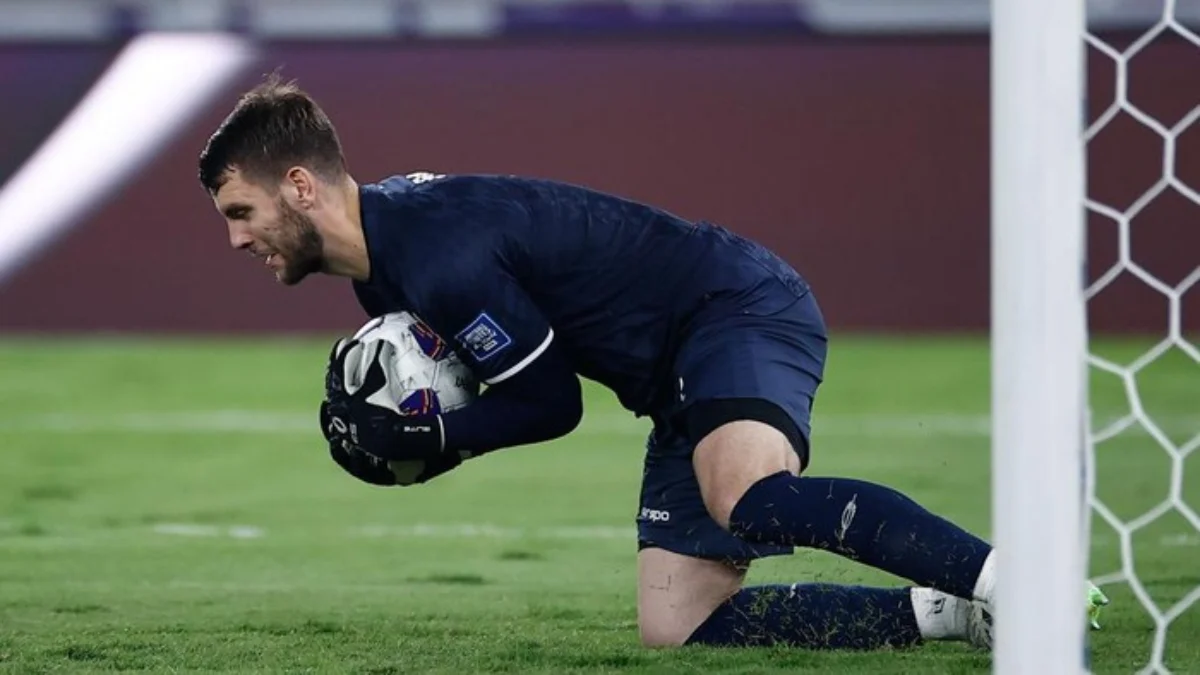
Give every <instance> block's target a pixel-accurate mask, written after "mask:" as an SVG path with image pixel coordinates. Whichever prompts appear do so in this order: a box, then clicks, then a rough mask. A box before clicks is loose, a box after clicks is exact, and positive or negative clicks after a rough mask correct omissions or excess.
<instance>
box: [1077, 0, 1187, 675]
mask: <svg viewBox="0 0 1200 675" xmlns="http://www.w3.org/2000/svg"><path fill="white" fill-rule="evenodd" d="M1124 4H1125V5H1126V6H1138V7H1140V8H1141V9H1142V10H1145V11H1148V14H1147V16H1146V17H1144V18H1146V19H1148V20H1147V21H1145V22H1144V23H1143V22H1139V24H1138V25H1135V26H1130V27H1129V28H1125V29H1121V30H1116V29H1111V28H1109V29H1106V28H1105V27H1103V26H1102V25H1099V23H1098V22H1097V21H1091V22H1090V23H1089V25H1088V28H1086V29H1085V31H1084V41H1085V43H1086V60H1085V65H1086V86H1087V89H1086V94H1087V103H1086V108H1085V110H1086V122H1085V124H1086V126H1085V130H1084V134H1083V139H1084V142H1085V144H1086V145H1085V147H1086V152H1087V162H1086V169H1087V183H1086V186H1087V187H1086V195H1085V204H1086V223H1087V225H1086V236H1087V249H1086V250H1087V268H1086V269H1087V278H1086V283H1087V285H1086V290H1085V293H1084V298H1085V302H1086V311H1087V320H1088V331H1089V341H1088V354H1087V362H1088V366H1089V368H1088V375H1089V399H1090V401H1089V403H1090V405H1089V407H1090V417H1091V419H1090V423H1089V425H1088V433H1087V434H1086V450H1087V452H1086V454H1085V461H1086V462H1087V468H1088V469H1089V470H1088V472H1087V475H1088V477H1089V481H1088V485H1087V496H1088V505H1089V506H1090V507H1091V508H1090V513H1089V515H1090V516H1091V518H1090V532H1089V535H1090V543H1091V547H1090V556H1089V565H1088V568H1089V572H1090V574H1091V575H1092V578H1093V580H1094V581H1095V582H1096V583H1097V584H1099V585H1101V587H1102V588H1104V590H1105V592H1106V594H1108V596H1109V597H1110V598H1111V599H1112V600H1113V602H1114V603H1115V604H1116V605H1118V606H1130V607H1134V608H1140V610H1141V611H1140V612H1139V611H1136V610H1133V611H1122V613H1121V614H1119V615H1117V616H1119V617H1120V620H1121V624H1122V625H1121V626H1120V630H1121V632H1122V634H1123V635H1141V636H1144V639H1141V640H1140V641H1139V643H1138V644H1137V653H1136V654H1120V655H1113V657H1115V658H1119V659H1120V660H1121V661H1122V663H1121V664H1117V663H1109V664H1106V665H1104V667H1103V668H1102V669H1104V670H1106V671H1107V670H1108V669H1110V668H1112V667H1114V666H1116V667H1127V668H1128V669H1127V670H1124V671H1123V672H1143V673H1169V672H1190V671H1192V670H1194V669H1197V668H1200V663H1197V662H1196V658H1197V657H1196V654H1197V650H1196V649H1195V647H1194V646H1192V645H1191V644H1190V643H1193V642H1194V641H1195V639H1196V636H1197V635H1200V616H1198V614H1200V607H1197V602H1198V601H1200V515H1198V514H1197V511H1198V510H1200V458H1192V459H1191V460H1189V456H1190V455H1193V454H1195V451H1196V449H1197V448H1198V447H1200V349H1198V347H1197V345H1198V344H1200V341H1198V339H1197V336H1198V332H1200V124H1197V123H1196V122H1197V120H1200V33H1198V32H1197V28H1198V26H1197V23H1196V21H1195V19H1196V18H1198V17H1197V15H1196V10H1197V9H1200V3H1196V2H1194V0H1189V1H1188V2H1184V3H1180V2H1176V0H1165V1H1163V0H1158V1H1156V2H1145V1H1144V0H1143V1H1141V2H1128V3H1124ZM1189 14H1190V16H1189ZM1089 18H1093V19H1094V18H1095V17H1089ZM1189 26H1190V27H1189ZM1189 71H1190V72H1189ZM1102 636H1103V633H1101V634H1099V635H1097V636H1096V640H1095V642H1099V641H1100V639H1101V637H1102ZM1185 650H1186V654H1185ZM1173 654H1174V655H1175V658H1173ZM1094 665H1095V666H1096V667H1098V668H1100V667H1101V665H1102V664H1100V663H1094Z"/></svg>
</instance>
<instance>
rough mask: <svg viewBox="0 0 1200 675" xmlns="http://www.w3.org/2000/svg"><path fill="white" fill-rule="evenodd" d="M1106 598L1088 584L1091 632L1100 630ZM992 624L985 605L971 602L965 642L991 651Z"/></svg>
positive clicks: (1096, 588) (1106, 603)
mask: <svg viewBox="0 0 1200 675" xmlns="http://www.w3.org/2000/svg"><path fill="white" fill-rule="evenodd" d="M1108 603H1109V599H1108V596H1107V595H1105V594H1104V591H1102V590H1100V588H1099V587H1097V586H1096V585H1095V584H1093V583H1091V582H1088V593H1087V617H1088V625H1090V626H1091V628H1092V630H1100V609H1101V608H1102V607H1104V606H1106V605H1108ZM993 630H994V622H993V620H992V613H991V611H990V610H989V609H988V606H987V603H985V602H982V601H980V600H972V601H971V612H970V614H968V615H967V642H968V643H970V644H971V646H972V647H976V648H979V649H986V650H989V651H990V650H991V649H992V644H993Z"/></svg>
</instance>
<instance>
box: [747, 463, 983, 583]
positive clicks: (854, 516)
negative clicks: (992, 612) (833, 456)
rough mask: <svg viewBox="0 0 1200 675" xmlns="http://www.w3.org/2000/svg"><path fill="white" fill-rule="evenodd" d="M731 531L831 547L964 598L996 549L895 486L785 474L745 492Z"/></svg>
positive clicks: (786, 543)
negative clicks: (929, 509)
mask: <svg viewBox="0 0 1200 675" xmlns="http://www.w3.org/2000/svg"><path fill="white" fill-rule="evenodd" d="M729 529H730V531H731V532H733V533H734V534H736V535H738V536H740V537H742V538H743V539H746V540H747V541H757V542H763V543H771V544H780V545H784V546H801V547H806V548H819V549H825V550H828V551H832V552H833V553H837V554H838V555H841V556H844V557H846V558H849V559H851V560H855V561H858V562H861V563H863V564H865V565H870V566H871V567H875V568H877V569H881V570H883V571H885V572H890V573H892V574H895V575H897V576H900V577H903V578H905V579H908V580H910V581H912V582H913V583H915V584H917V585H918V586H926V587H929V588H935V589H937V590H939V591H943V592H945V593H949V594H950V595H956V596H958V597H961V598H971V597H972V594H973V592H974V588H975V581H976V579H977V578H978V577H979V572H980V570H982V569H983V563H984V561H985V560H986V559H987V556H988V554H989V553H990V552H991V550H992V547H991V545H989V544H988V543H987V542H985V541H983V540H982V539H980V538H979V537H976V536H975V535H973V534H970V533H968V532H966V531H965V530H963V529H962V528H960V527H958V526H957V525H955V524H953V523H951V522H949V521H947V520H945V519H943V518H941V517H939V516H936V515H934V514H932V513H930V512H929V511H926V510H925V509H924V508H922V507H921V506H920V505H918V504H917V503H916V502H914V501H913V500H911V499H909V498H908V497H905V496H904V495H902V494H900V493H899V492H897V491H895V490H893V489H891V488H889V487H884V486H882V485H877V484H875V483H868V482H866V481H860V480H853V479H849V478H803V477H801V478H798V477H796V476H793V475H791V474H790V473H788V472H786V471H781V472H779V473H777V474H774V475H771V476H768V477H766V478H764V479H762V480H760V481H759V482H758V483H755V484H754V485H753V486H751V488H750V489H749V490H747V491H746V494H745V495H743V496H742V499H741V500H740V501H739V502H738V503H737V506H735V507H734V509H733V513H732V515H731V517H730V523H729Z"/></svg>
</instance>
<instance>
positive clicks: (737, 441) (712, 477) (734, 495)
mask: <svg viewBox="0 0 1200 675" xmlns="http://www.w3.org/2000/svg"><path fill="white" fill-rule="evenodd" d="M692 462H693V465H694V467H695V471H696V480H697V481H698V482H699V484H700V494H701V497H703V499H704V506H705V508H707V509H708V513H709V515H711V516H712V518H713V520H715V521H717V523H718V524H720V526H721V527H724V528H726V529H729V521H730V517H731V515H732V514H733V509H734V507H736V506H737V504H738V502H739V501H741V499H742V496H743V495H745V494H746V491H747V490H749V489H750V488H751V487H752V486H753V485H754V484H755V483H757V482H758V481H760V480H762V479H763V478H766V477H767V476H771V475H774V474H777V473H779V472H780V471H787V472H789V473H791V474H792V475H799V473H800V471H801V468H802V467H801V460H800V455H799V454H798V453H797V452H796V450H795V449H794V448H793V445H792V442H791V441H789V439H788V437H787V436H786V435H784V433H783V432H781V431H779V430H778V429H776V428H775V427H773V426H771V425H769V424H766V423H764V422H759V421H756V420H738V421H735V422H728V423H726V424H723V425H722V426H720V427H717V428H716V429H714V430H713V431H711V432H709V433H708V434H707V435H705V436H704V437H703V438H702V439H701V440H700V441H699V443H697V445H696V450H695V453H694V455H693V458H692Z"/></svg>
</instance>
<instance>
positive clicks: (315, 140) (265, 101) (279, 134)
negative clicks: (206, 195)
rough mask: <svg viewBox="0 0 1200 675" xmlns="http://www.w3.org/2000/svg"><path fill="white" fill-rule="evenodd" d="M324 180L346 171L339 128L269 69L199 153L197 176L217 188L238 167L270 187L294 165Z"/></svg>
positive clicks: (292, 84) (210, 187)
mask: <svg viewBox="0 0 1200 675" xmlns="http://www.w3.org/2000/svg"><path fill="white" fill-rule="evenodd" d="M297 165H300V166H304V167H307V168H308V169H310V170H311V171H313V173H315V174H317V175H318V176H320V177H321V178H323V179H324V180H326V181H328V182H331V183H332V182H336V181H337V180H339V179H340V178H341V177H342V176H343V175H344V174H345V171H346V164H345V158H344V156H343V154H342V144H341V141H340V140H339V139H338V134H337V130H336V129H334V126H333V123H332V122H330V121H329V117H328V116H327V115H326V114H325V112H324V111H323V110H321V107H320V106H319V105H317V103H316V102H315V101H314V100H313V99H312V98H311V97H310V96H309V95H308V94H307V93H305V92H304V91H303V90H301V89H300V87H298V86H297V85H296V83H295V81H288V82H284V81H282V80H281V79H280V77H279V73H278V72H275V73H271V74H270V75H268V76H267V77H266V79H265V80H264V81H263V82H262V83H261V84H259V85H258V86H257V87H255V88H253V89H251V90H250V91H248V92H246V93H245V94H243V95H242V97H241V98H240V99H239V100H238V102H237V105H236V106H235V107H234V109H233V111H232V112H230V113H229V115H228V116H227V117H226V118H225V120H224V121H223V122H222V123H221V126H219V127H218V128H217V130H216V131H215V132H214V133H213V135H212V136H211V137H210V138H209V139H208V143H207V144H206V145H205V147H204V150H203V151H202V152H201V153H200V182H201V183H202V184H203V185H204V187H205V188H206V189H207V190H208V191H209V192H210V193H213V194H215V193H216V192H217V190H219V189H220V187H221V186H222V185H223V184H224V183H225V181H226V180H227V172H228V171H231V170H233V169H237V170H239V171H241V172H242V173H244V174H246V176H247V180H250V181H253V182H257V183H261V184H263V185H267V186H270V187H272V188H273V187H274V186H275V184H276V182H277V181H280V180H282V179H283V174H284V172H286V171H287V170H288V169H289V168H291V167H293V166H297Z"/></svg>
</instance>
